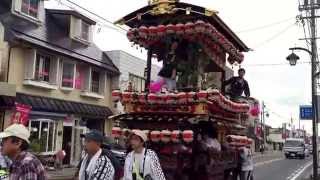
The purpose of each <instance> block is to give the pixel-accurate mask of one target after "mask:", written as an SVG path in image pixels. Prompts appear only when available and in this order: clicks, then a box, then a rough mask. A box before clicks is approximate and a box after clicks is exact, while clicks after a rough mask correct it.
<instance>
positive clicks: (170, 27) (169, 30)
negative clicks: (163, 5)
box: [166, 24, 175, 34]
mask: <svg viewBox="0 0 320 180" xmlns="http://www.w3.org/2000/svg"><path fill="white" fill-rule="evenodd" d="M166 32H167V34H173V33H175V26H174V25H173V24H168V25H167V28H166Z"/></svg>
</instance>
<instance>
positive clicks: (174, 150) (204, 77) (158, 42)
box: [110, 0, 259, 180]
mask: <svg viewBox="0 0 320 180" xmlns="http://www.w3.org/2000/svg"><path fill="white" fill-rule="evenodd" d="M217 14H218V12H216V11H212V10H209V9H207V8H204V7H200V6H196V5H192V4H188V3H183V2H179V1H177V0H153V1H150V2H149V5H147V6H145V7H143V8H141V9H139V10H137V11H134V12H132V13H130V14H128V15H126V16H125V17H123V18H122V19H120V20H119V21H117V22H116V23H117V24H119V25H126V26H127V27H129V30H128V32H127V37H128V39H129V41H130V43H132V46H135V47H137V48H143V49H145V50H147V52H148V53H147V54H148V57H147V67H146V88H145V89H146V91H145V92H132V91H124V92H121V91H120V90H114V91H113V92H112V99H113V101H114V102H115V103H117V102H121V104H122V105H123V107H124V112H125V113H123V114H119V115H115V116H112V117H110V120H112V121H113V124H114V127H113V129H112V135H113V137H114V138H116V139H119V138H125V139H126V138H128V135H129V134H130V132H131V131H134V130H137V129H139V130H143V131H144V132H145V133H146V135H147V136H148V139H149V140H148V143H147V144H148V148H151V149H153V150H155V151H156V152H157V154H158V156H159V159H160V162H161V166H162V168H163V170H164V173H165V175H166V179H192V180H194V179H214V180H220V179H221V180H222V179H224V178H225V176H226V173H228V172H230V171H233V170H234V169H235V168H236V167H237V164H238V155H237V150H238V149H239V148H240V147H243V146H250V145H251V144H252V143H253V140H252V139H250V138H248V137H246V135H247V126H248V124H250V121H251V119H252V118H251V116H258V115H259V108H257V101H256V100H254V99H253V98H250V99H245V98H244V99H243V100H241V101H240V102H234V101H231V100H230V99H229V98H228V97H226V96H225V95H224V90H223V89H224V87H223V83H222V82H223V81H224V80H225V79H226V68H227V64H229V67H230V66H238V65H240V64H241V63H242V62H243V60H244V55H243V52H247V51H249V48H248V47H247V46H246V45H245V44H244V43H243V42H242V41H241V40H240V39H239V38H238V37H237V35H236V34H235V33H234V32H233V31H232V30H231V29H230V28H229V27H228V26H227V25H226V24H225V23H224V22H223V21H222V19H220V17H219V16H218V15H217ZM173 40H174V41H176V42H178V48H177V50H176V61H177V62H176V63H177V64H178V67H177V90H176V91H166V90H165V89H164V88H163V87H162V86H163V83H164V82H163V81H155V82H151V80H150V74H151V64H152V61H163V60H164V59H165V57H166V53H167V50H168V48H169V47H170V45H171V44H172V43H173ZM206 126H212V127H213V129H214V130H215V131H216V132H217V135H218V137H217V139H218V140H219V142H220V143H221V145H222V147H223V150H222V151H216V150H214V149H207V150H205V151H203V150H199V147H200V145H199V143H200V142H199V141H200V140H199V138H200V139H201V133H202V129H203V128H206ZM203 156H204V157H205V158H204V159H205V164H206V165H205V166H203V167H202V168H199V167H200V166H197V164H200V165H201V160H200V163H196V162H197V161H198V159H197V158H199V157H203ZM203 174H206V176H205V177H204V176H203Z"/></svg>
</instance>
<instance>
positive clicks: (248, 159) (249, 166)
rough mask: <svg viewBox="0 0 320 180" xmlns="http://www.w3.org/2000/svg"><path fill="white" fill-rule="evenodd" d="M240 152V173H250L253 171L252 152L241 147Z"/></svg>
mask: <svg viewBox="0 0 320 180" xmlns="http://www.w3.org/2000/svg"><path fill="white" fill-rule="evenodd" d="M241 149H242V152H241V154H240V157H241V161H242V162H241V170H242V171H252V170H253V159H252V152H251V150H250V149H248V148H246V147H243V148H241Z"/></svg>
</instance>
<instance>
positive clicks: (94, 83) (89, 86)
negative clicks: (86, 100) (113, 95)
mask: <svg viewBox="0 0 320 180" xmlns="http://www.w3.org/2000/svg"><path fill="white" fill-rule="evenodd" d="M80 66H81V75H80V77H81V88H82V93H81V96H85V97H90V98H95V99H103V98H104V94H105V89H106V87H105V86H106V80H107V75H106V73H105V72H103V71H102V70H100V69H96V68H92V67H87V66H83V65H80Z"/></svg>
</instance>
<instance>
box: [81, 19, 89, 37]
mask: <svg viewBox="0 0 320 180" xmlns="http://www.w3.org/2000/svg"><path fill="white" fill-rule="evenodd" d="M89 33H90V25H89V24H87V23H85V22H84V21H81V38H82V39H84V40H86V41H89Z"/></svg>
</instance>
